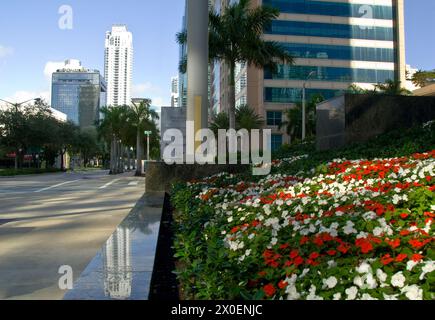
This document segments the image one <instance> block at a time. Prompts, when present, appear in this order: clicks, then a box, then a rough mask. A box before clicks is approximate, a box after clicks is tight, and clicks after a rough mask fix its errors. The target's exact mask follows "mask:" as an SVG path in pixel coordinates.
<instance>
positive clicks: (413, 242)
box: [408, 239, 424, 249]
mask: <svg viewBox="0 0 435 320" xmlns="http://www.w3.org/2000/svg"><path fill="white" fill-rule="evenodd" d="M408 243H409V244H410V245H411V246H413V247H414V248H416V249H420V248H421V247H423V246H424V243H423V242H421V241H419V240H417V239H412V240H409V241H408Z"/></svg>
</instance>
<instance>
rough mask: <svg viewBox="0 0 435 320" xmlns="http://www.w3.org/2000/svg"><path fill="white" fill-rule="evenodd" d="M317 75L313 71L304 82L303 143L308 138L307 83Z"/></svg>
mask: <svg viewBox="0 0 435 320" xmlns="http://www.w3.org/2000/svg"><path fill="white" fill-rule="evenodd" d="M315 74H316V71H311V72H310V73H309V75H308V77H307V79H306V80H305V81H304V85H303V87H302V141H305V139H306V137H307V120H306V118H307V110H306V104H307V102H306V92H305V91H306V87H307V82H308V81H309V80H310V78H311V77H312V76H313V75H315Z"/></svg>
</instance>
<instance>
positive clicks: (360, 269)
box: [356, 262, 372, 274]
mask: <svg viewBox="0 0 435 320" xmlns="http://www.w3.org/2000/svg"><path fill="white" fill-rule="evenodd" d="M356 271H357V272H358V273H361V274H364V273H371V272H372V267H371V266H370V265H369V264H368V263H367V262H363V263H362V264H361V265H360V266H359V267H357V268H356Z"/></svg>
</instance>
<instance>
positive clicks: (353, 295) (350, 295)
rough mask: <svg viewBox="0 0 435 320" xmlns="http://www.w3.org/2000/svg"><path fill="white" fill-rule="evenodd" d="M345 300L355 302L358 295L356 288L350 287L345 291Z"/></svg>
mask: <svg viewBox="0 0 435 320" xmlns="http://www.w3.org/2000/svg"><path fill="white" fill-rule="evenodd" d="M345 292H346V294H347V297H346V300H355V298H356V295H357V294H358V288H357V287H350V288H348V289H346V291H345Z"/></svg>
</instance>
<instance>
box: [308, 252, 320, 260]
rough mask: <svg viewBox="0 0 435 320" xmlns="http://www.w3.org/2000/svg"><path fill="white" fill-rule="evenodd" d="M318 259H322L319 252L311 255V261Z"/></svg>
mask: <svg viewBox="0 0 435 320" xmlns="http://www.w3.org/2000/svg"><path fill="white" fill-rule="evenodd" d="M318 257H320V254H319V253H317V252H313V253H312V254H310V259H312V260H316V259H317V258H318Z"/></svg>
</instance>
